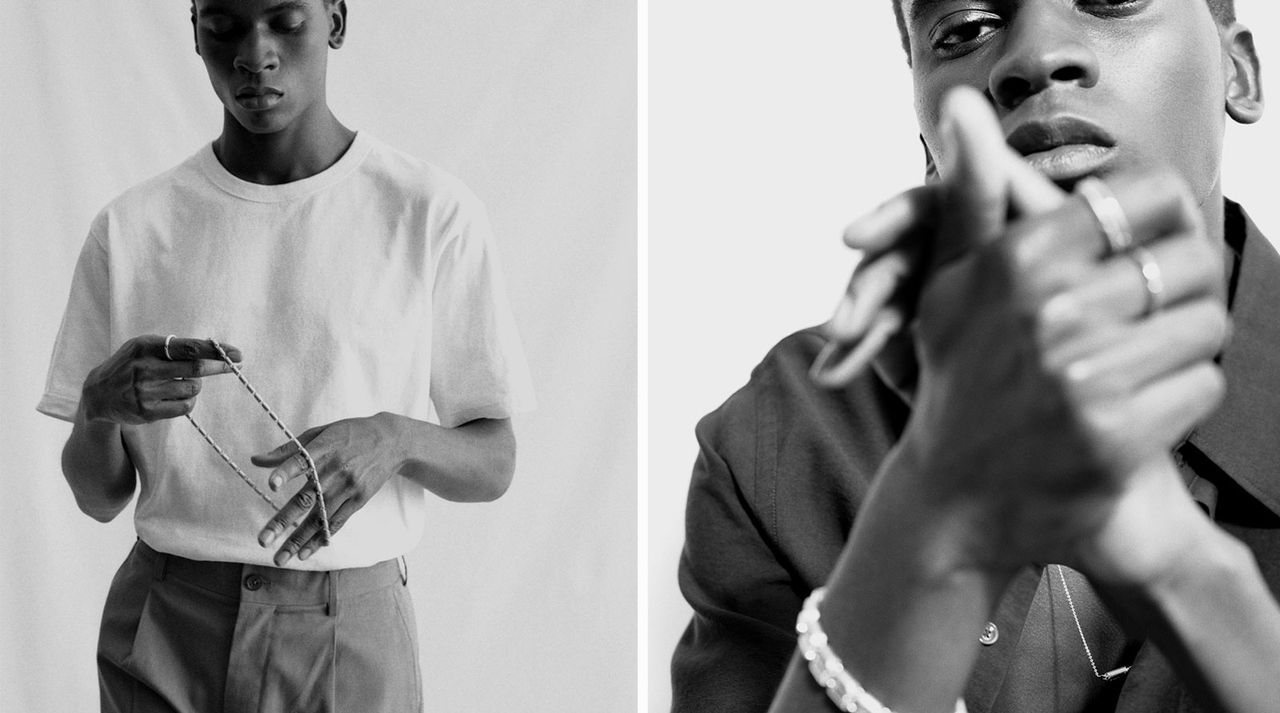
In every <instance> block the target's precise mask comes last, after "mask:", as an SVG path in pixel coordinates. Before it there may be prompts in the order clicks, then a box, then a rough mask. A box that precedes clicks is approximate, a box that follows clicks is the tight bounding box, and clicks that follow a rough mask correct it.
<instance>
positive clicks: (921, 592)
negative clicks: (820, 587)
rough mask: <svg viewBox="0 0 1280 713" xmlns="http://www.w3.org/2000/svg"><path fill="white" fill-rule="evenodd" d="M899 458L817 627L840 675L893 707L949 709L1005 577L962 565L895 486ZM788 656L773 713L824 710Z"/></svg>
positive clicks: (860, 526) (948, 531)
mask: <svg viewBox="0 0 1280 713" xmlns="http://www.w3.org/2000/svg"><path fill="white" fill-rule="evenodd" d="M900 459H901V452H899V453H898V454H896V455H895V458H894V459H892V460H891V461H890V462H889V463H888V464H886V469H885V470H883V471H882V472H881V474H880V476H879V477H878V478H877V485H876V487H875V489H874V490H873V491H872V493H871V495H870V496H869V497H868V500H867V502H866V503H865V504H864V506H863V508H862V509H861V511H860V512H859V515H858V519H857V523H856V525H855V526H854V529H853V532H852V534H851V535H850V538H849V542H848V544H847V545H846V546H845V550H844V552H843V554H842V555H841V558H840V560H839V562H838V563H837V565H836V569H835V571H834V573H833V575H832V577H831V579H830V580H829V582H828V588H827V596H826V600H825V602H824V603H823V605H822V607H821V623H822V627H823V629H824V630H825V632H826V633H827V636H828V638H829V641H830V646H831V648H832V649H833V650H834V652H835V653H836V654H837V655H838V656H840V658H841V659H842V660H843V662H844V665H845V668H846V669H847V670H848V671H849V672H850V673H851V674H852V675H853V677H854V678H855V679H856V680H857V681H858V682H859V683H860V684H861V685H862V686H863V687H864V688H866V689H867V690H868V691H869V692H871V693H872V694H873V695H874V696H876V697H877V698H878V699H879V700H880V701H881V702H882V703H884V704H885V705H886V706H889V707H890V708H893V709H894V710H906V711H913V712H915V713H930V712H933V711H939V712H942V711H946V712H948V713H949V712H950V711H952V710H954V707H955V703H956V700H957V698H959V697H960V696H961V694H962V693H963V691H964V687H965V684H966V682H967V681H968V678H969V674H970V670H971V669H972V667H973V664H974V661H975V658H976V656H977V653H978V646H977V640H978V636H979V635H980V633H981V631H982V627H983V624H984V623H985V622H986V621H987V619H988V617H989V615H990V612H991V611H992V610H993V609H994V607H995V604H996V602H997V601H998V599H999V597H1000V594H1001V593H1002V592H1003V591H1004V588H1005V586H1006V585H1007V584H1008V581H1009V578H1010V577H1011V576H1012V574H1013V573H1012V572H1005V573H993V572H989V571H983V570H979V569H977V568H973V567H969V566H967V565H964V564H963V558H961V557H959V556H958V552H959V550H958V547H959V546H960V545H961V543H962V541H963V536H960V535H959V532H958V529H957V527H956V526H955V523H954V521H952V520H951V519H950V518H948V517H946V516H941V517H940V516H939V513H937V512H930V511H929V509H928V506H926V505H924V504H922V503H920V502H918V501H916V500H915V499H914V498H913V497H912V496H911V494H910V493H909V492H908V489H906V488H903V487H900V486H901V485H902V484H901V483H900V482H899V478H898V476H899V475H900V473H899V472H895V469H896V468H900V467H901V466H902V464H901V463H900V462H896V461H899V460H900ZM828 705H829V704H828V703H826V695H825V694H824V693H823V692H821V691H820V689H819V688H818V687H817V686H816V685H815V684H814V682H813V680H812V678H811V676H810V673H809V671H808V670H807V668H806V665H805V662H804V661H803V659H801V658H799V657H798V656H797V657H795V658H793V660H792V663H791V666H790V668H789V670H788V673H787V676H786V678H785V679H784V681H783V684H782V687H781V688H780V689H779V692H778V695H777V697H776V698H775V701H774V705H773V708H772V709H771V710H772V711H775V713H781V712H788V713H789V712H791V711H818V710H822V711H825V710H829V708H828V707H827V706H828Z"/></svg>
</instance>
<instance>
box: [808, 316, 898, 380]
mask: <svg viewBox="0 0 1280 713" xmlns="http://www.w3.org/2000/svg"><path fill="white" fill-rule="evenodd" d="M904 319H905V318H904V316H903V314H902V312H901V311H900V310H898V309H894V308H887V309H883V310H881V311H879V312H878V313H876V316H875V318H874V319H873V321H872V323H871V325H870V327H869V328H868V329H867V332H866V334H865V335H863V336H862V337H861V338H859V339H855V340H850V341H844V340H836V339H833V340H831V341H829V342H827V344H826V345H825V346H823V348H822V351H820V352H819V353H818V356H817V358H816V359H814V360H813V365H812V366H811V367H810V368H809V377H810V378H811V379H813V381H814V382H815V383H816V384H818V385H819V386H822V387H824V388H828V389H835V388H840V387H842V386H845V385H846V384H848V383H849V382H851V381H853V379H854V378H855V377H857V376H858V374H860V373H862V371H863V370H864V369H866V367H867V366H868V365H869V364H871V362H872V360H874V359H875V358H876V356H877V355H878V354H880V351H881V350H882V349H883V348H884V347H885V345H886V344H888V343H889V340H890V339H891V338H892V337H893V335H894V334H896V333H897V332H898V331H899V330H901V329H902V325H903V322H904Z"/></svg>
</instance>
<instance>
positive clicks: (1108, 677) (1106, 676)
mask: <svg viewBox="0 0 1280 713" xmlns="http://www.w3.org/2000/svg"><path fill="white" fill-rule="evenodd" d="M1053 567H1054V569H1056V570H1058V577H1059V578H1061V579H1062V591H1064V592H1066V594H1067V606H1068V607H1070V608H1071V618H1072V619H1074V620H1075V622H1076V631H1078V632H1079V633H1080V643H1082V644H1084V655H1085V656H1087V657H1088V658H1089V668H1091V669H1093V675H1094V676H1096V677H1098V678H1100V679H1102V680H1104V681H1114V680H1115V679H1117V678H1120V677H1121V676H1123V675H1125V674H1126V673H1129V667H1128V666H1121V667H1119V668H1114V669H1111V670H1110V671H1107V672H1106V673H1101V672H1099V671H1098V664H1097V663H1095V662H1094V660H1093V651H1091V650H1090V649H1089V642H1088V640H1086V639H1085V638H1084V627H1083V626H1081V624H1080V617H1079V616H1077V615H1076V603H1075V602H1074V601H1072V599H1071V588H1070V587H1068V586H1067V574H1066V572H1063V571H1062V565H1060V564H1055V565H1053Z"/></svg>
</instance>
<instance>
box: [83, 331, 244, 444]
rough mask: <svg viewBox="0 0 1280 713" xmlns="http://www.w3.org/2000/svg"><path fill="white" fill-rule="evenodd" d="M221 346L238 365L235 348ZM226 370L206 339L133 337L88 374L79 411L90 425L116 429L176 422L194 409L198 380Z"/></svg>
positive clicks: (197, 392) (229, 369)
mask: <svg viewBox="0 0 1280 713" xmlns="http://www.w3.org/2000/svg"><path fill="white" fill-rule="evenodd" d="M166 341H167V342H168V344H166ZM223 346H224V348H225V349H226V351H227V355H228V356H229V357H230V358H231V359H232V360H233V361H237V362H238V361H240V358H241V356H240V350H239V349H236V348H235V347H231V346H227V345H223ZM230 371H231V367H229V366H228V365H227V364H226V362H224V361H222V357H221V356H220V355H219V354H218V351H217V350H216V349H215V348H214V346H213V343H212V342H210V341H209V340H208V339H190V338H178V337H169V338H166V337H161V336H157V335H154V334H151V335H144V336H139V337H134V338H133V339H130V340H129V341H127V342H125V343H124V344H123V345H121V346H120V348H119V349H117V350H116V353H115V354H113V355H112V356H111V358H110V359H108V360H106V361H105V362H103V363H102V364H100V365H98V366H97V367H96V368H94V369H93V370H92V371H90V372H89V375H88V377H87V378H86V379H85V382H84V387H83V391H82V395H81V409H82V410H83V412H84V416H85V418H86V419H87V420H89V421H94V422H99V423H115V424H119V425H128V424H140V423H150V422H153V421H159V420H162V419H167V418H177V417H179V416H183V415H185V414H188V413H191V410H192V409H193V408H195V403H196V396H197V395H198V394H199V393H200V379H202V378H204V377H206V376H213V375H216V374H226V373H228V372H230Z"/></svg>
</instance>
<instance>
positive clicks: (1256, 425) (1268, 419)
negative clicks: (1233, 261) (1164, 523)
mask: <svg viewBox="0 0 1280 713" xmlns="http://www.w3.org/2000/svg"><path fill="white" fill-rule="evenodd" d="M1226 208H1227V221H1226V223H1227V229H1228V230H1231V229H1232V227H1233V224H1235V225H1237V226H1239V228H1240V229H1242V230H1243V237H1244V240H1243V242H1244V244H1243V245H1242V246H1239V248H1238V249H1239V250H1240V258H1241V259H1240V262H1239V268H1238V270H1239V271H1238V273H1237V274H1236V277H1235V295H1234V299H1233V300H1232V305H1231V318H1232V323H1233V325H1234V329H1233V330H1232V334H1233V336H1232V339H1231V342H1230V343H1229V344H1228V345H1227V348H1226V350H1225V351H1224V352H1223V354H1222V360H1221V364H1222V370H1223V373H1224V374H1225V376H1226V381H1227V393H1226V398H1225V399H1224V401H1223V403H1222V406H1220V407H1219V408H1218V410H1217V411H1216V412H1214V413H1213V415H1211V416H1210V417H1209V418H1208V420H1206V421H1205V422H1204V423H1203V424H1201V425H1200V426H1199V427H1197V428H1196V429H1195V430H1194V431H1193V432H1192V433H1191V436H1190V441H1191V443H1192V444H1193V445H1195V446H1196V447H1197V448H1199V449H1200V450H1201V451H1202V452H1203V453H1204V454H1205V455H1206V456H1208V457H1209V458H1210V459H1211V460H1212V461H1213V462H1214V463H1215V464H1216V465H1217V466H1218V467H1219V468H1220V469H1221V470H1222V471H1223V472H1224V473H1225V474H1226V475H1227V476H1228V477H1230V478H1231V479H1232V480H1233V481H1235V483H1236V484H1237V485H1239V486H1240V487H1242V488H1243V489H1244V490H1245V491H1246V492H1248V493H1249V494H1250V495H1252V496H1253V497H1254V498H1256V499H1257V500H1258V501H1259V502H1260V503H1262V504H1263V505H1264V506H1266V508H1267V509H1268V510H1270V511H1271V512H1273V513H1276V514H1280V320H1277V319H1276V313H1275V307H1276V305H1278V304H1280V255H1277V254H1276V250H1275V248H1274V247H1272V245H1271V243H1270V242H1268V241H1267V239H1266V238H1265V237H1264V236H1263V235H1262V233H1261V232H1259V231H1258V228H1257V226H1256V225H1254V224H1253V221H1252V220H1250V219H1249V216H1248V215H1247V214H1246V213H1245V212H1244V209H1242V208H1241V207H1240V206H1239V205H1237V204H1235V203H1232V202H1230V201H1228V202H1227V204H1226Z"/></svg>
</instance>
